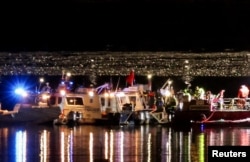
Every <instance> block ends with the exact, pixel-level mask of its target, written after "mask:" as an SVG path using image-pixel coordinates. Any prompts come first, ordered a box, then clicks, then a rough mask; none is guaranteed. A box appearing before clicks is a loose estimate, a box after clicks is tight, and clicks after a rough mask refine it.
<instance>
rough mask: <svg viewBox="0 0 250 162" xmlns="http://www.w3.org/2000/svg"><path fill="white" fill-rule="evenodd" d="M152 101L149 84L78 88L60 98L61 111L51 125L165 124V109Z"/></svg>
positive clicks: (166, 114) (166, 120)
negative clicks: (113, 88)
mask: <svg viewBox="0 0 250 162" xmlns="http://www.w3.org/2000/svg"><path fill="white" fill-rule="evenodd" d="M165 86H166V84H165V85H164V87H165ZM165 98H166V99H167V97H165ZM155 104H156V103H155V94H154V93H153V92H152V91H149V85H143V84H135V85H134V84H132V85H129V86H126V87H125V88H123V89H122V88H116V89H115V90H112V89H111V88H110V85H109V84H108V83H105V84H103V85H101V86H98V87H96V88H94V87H78V88H77V89H76V90H75V91H74V92H68V93H67V94H65V96H64V97H63V98H62V101H61V104H60V108H61V114H60V115H59V116H58V118H56V119H55V120H54V124H56V125H65V124H76V125H81V124H119V125H127V124H152V123H154V124H155V123H157V124H166V123H169V115H168V113H167V111H166V109H165V108H159V106H156V105H155Z"/></svg>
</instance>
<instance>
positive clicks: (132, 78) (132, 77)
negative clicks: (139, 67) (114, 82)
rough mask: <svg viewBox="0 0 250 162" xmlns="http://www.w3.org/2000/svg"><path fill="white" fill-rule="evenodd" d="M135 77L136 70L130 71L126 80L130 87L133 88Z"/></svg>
mask: <svg viewBox="0 0 250 162" xmlns="http://www.w3.org/2000/svg"><path fill="white" fill-rule="evenodd" d="M134 77H135V74H134V70H131V71H130V74H129V75H128V76H127V79H126V82H127V83H128V84H129V85H130V86H133V83H134Z"/></svg>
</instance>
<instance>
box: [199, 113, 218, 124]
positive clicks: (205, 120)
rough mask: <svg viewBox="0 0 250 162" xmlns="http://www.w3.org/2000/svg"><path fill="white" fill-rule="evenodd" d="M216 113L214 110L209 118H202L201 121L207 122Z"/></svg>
mask: <svg viewBox="0 0 250 162" xmlns="http://www.w3.org/2000/svg"><path fill="white" fill-rule="evenodd" d="M214 113H215V111H213V112H212V114H211V115H210V116H209V117H208V118H206V119H204V120H202V121H201V122H202V123H203V122H207V121H208V120H209V119H211V118H212V116H213V115H214Z"/></svg>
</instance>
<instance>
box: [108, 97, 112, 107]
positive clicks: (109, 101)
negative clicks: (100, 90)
mask: <svg viewBox="0 0 250 162" xmlns="http://www.w3.org/2000/svg"><path fill="white" fill-rule="evenodd" d="M110 105H111V99H110V98H108V106H110Z"/></svg>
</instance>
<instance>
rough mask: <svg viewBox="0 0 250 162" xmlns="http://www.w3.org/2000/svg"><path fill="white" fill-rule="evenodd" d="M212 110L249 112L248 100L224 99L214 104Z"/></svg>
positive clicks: (249, 99) (249, 101) (249, 102)
mask: <svg viewBox="0 0 250 162" xmlns="http://www.w3.org/2000/svg"><path fill="white" fill-rule="evenodd" d="M213 106H214V108H215V109H218V110H221V109H228V110H240V109H241V110H250V98H238V97H234V98H224V99H223V102H222V103H221V104H220V102H216V103H214V105H213Z"/></svg>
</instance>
